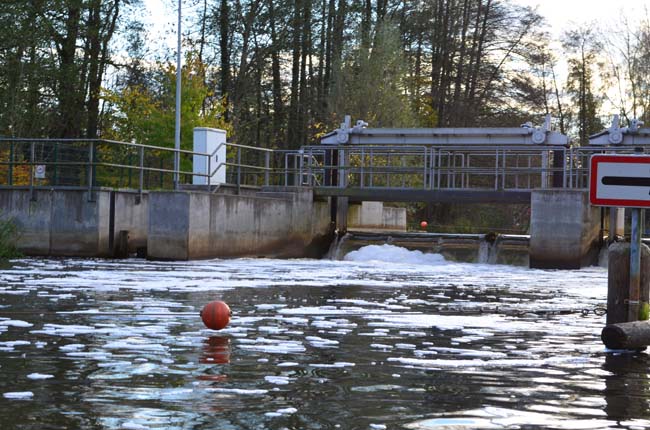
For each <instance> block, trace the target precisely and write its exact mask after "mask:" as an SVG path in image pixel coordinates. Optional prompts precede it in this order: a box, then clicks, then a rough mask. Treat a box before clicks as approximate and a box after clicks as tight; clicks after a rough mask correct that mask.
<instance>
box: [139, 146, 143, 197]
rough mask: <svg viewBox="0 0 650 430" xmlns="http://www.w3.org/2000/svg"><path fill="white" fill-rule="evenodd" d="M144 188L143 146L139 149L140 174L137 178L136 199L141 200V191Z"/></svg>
mask: <svg viewBox="0 0 650 430" xmlns="http://www.w3.org/2000/svg"><path fill="white" fill-rule="evenodd" d="M143 187H144V146H141V147H140V174H139V176H138V197H139V198H140V199H141V198H142V189H143Z"/></svg>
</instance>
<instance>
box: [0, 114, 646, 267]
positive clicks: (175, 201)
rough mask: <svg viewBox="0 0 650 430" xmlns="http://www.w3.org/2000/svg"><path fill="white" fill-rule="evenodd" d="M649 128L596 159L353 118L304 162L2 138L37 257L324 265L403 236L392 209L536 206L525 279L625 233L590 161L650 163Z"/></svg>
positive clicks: (279, 155)
mask: <svg viewBox="0 0 650 430" xmlns="http://www.w3.org/2000/svg"><path fill="white" fill-rule="evenodd" d="M640 125H641V124H639V123H638V122H635V123H633V125H632V126H630V127H627V128H621V127H619V125H618V120H617V119H615V121H614V124H613V125H612V127H610V128H609V129H608V130H605V131H604V132H603V133H600V134H598V135H596V136H593V137H592V141H591V144H590V145H589V146H588V147H572V146H571V145H570V144H569V140H568V138H567V137H566V136H564V135H562V134H560V133H557V132H555V131H553V130H551V126H550V117H547V118H546V121H545V122H544V124H543V125H542V126H539V127H534V126H533V125H532V124H530V123H528V124H524V125H522V126H521V127H515V128H446V129H445V128H442V129H382V128H368V127H367V124H365V123H363V122H362V121H359V122H357V123H356V124H355V125H354V126H353V125H352V124H351V121H350V119H349V118H346V120H345V122H344V123H343V124H341V127H340V128H339V129H337V130H335V131H333V132H331V133H329V134H327V135H325V136H324V137H323V138H322V140H321V142H320V144H319V145H309V146H304V147H302V148H300V149H298V150H272V149H265V148H258V147H251V146H246V145H239V144H234V143H229V142H227V141H226V135H225V132H223V131H221V130H214V129H205V128H200V129H196V130H195V135H194V142H195V146H194V150H193V151H186V150H175V149H171V148H162V147H156V146H148V145H140V144H133V143H124V142H115V141H107V140H46V139H9V138H0V216H2V217H10V218H13V219H14V221H15V222H16V224H17V225H18V227H19V229H20V231H21V235H20V237H19V240H18V246H19V249H20V250H21V251H23V252H24V253H25V254H27V255H71V256H101V257H110V256H120V255H130V254H133V253H135V252H138V253H139V254H140V255H147V257H148V258H152V259H193V258H214V257H230V256H277V257H301V256H312V257H318V256H320V255H322V254H323V253H324V252H325V250H326V249H327V245H328V244H329V243H330V242H331V240H332V239H333V235H334V230H335V229H338V231H339V232H344V231H346V230H347V229H348V227H350V228H354V229H355V230H356V229H361V230H363V229H364V228H365V229H369V230H378V229H379V230H386V231H391V230H401V231H403V230H404V229H405V224H406V221H405V217H406V214H405V210H404V208H390V207H384V206H383V203H384V202H414V201H420V202H458V203H467V204H470V203H504V204H505V203H526V204H528V203H529V204H530V205H531V225H530V240H529V256H530V265H531V266H532V267H557V268H575V267H580V266H581V265H584V264H587V263H588V262H589V261H590V259H591V257H592V256H593V255H594V252H595V250H596V249H597V247H598V245H599V243H600V241H601V240H602V231H603V230H604V229H606V227H607V224H608V221H609V224H610V225H611V227H610V231H617V232H619V233H622V232H620V230H616V229H617V228H619V226H620V225H621V221H622V219H621V218H622V217H621V215H622V214H621V211H617V210H612V211H611V216H610V217H609V218H607V217H605V216H604V214H603V213H602V211H601V210H600V209H595V208H592V207H591V206H590V205H589V202H588V199H587V191H586V190H587V185H588V179H589V163H588V160H589V157H590V156H591V155H592V154H594V153H612V152H616V153H619V152H623V153H625V152H633V148H634V147H638V146H643V147H646V145H648V144H650V139H649V137H650V130H648V129H642V128H640ZM177 155H178V158H179V159H180V164H179V168H178V169H175V168H174V167H173V161H174V158H175V157H176V156H177ZM175 176H177V177H178V178H179V182H180V184H181V185H180V187H178V186H177V184H176V183H175V181H174V177H175ZM611 236H612V234H610V237H611ZM512 240H514V239H512ZM517 240H519V239H517ZM518 243H519V242H518Z"/></svg>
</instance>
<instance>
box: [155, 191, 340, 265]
mask: <svg viewBox="0 0 650 430" xmlns="http://www.w3.org/2000/svg"><path fill="white" fill-rule="evenodd" d="M287 194H288V195H287V196H285V197H284V198H277V197H273V198H270V197H252V196H232V195H223V194H210V193H196V192H152V193H150V194H149V205H150V209H149V237H148V240H147V252H148V256H149V258H153V259H170V260H190V259H200V258H214V257H241V256H253V257H284V258H291V257H294V258H297V257H313V258H319V257H321V256H322V255H323V254H324V252H325V251H326V250H327V248H328V246H329V243H330V241H331V240H332V237H333V231H332V229H331V226H330V214H329V204H328V202H314V201H313V195H312V193H311V191H310V190H301V191H297V192H294V193H287Z"/></svg>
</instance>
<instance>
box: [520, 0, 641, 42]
mask: <svg viewBox="0 0 650 430" xmlns="http://www.w3.org/2000/svg"><path fill="white" fill-rule="evenodd" d="M513 1H514V3H518V4H521V5H524V6H530V7H533V8H535V7H536V8H537V10H538V12H539V13H540V14H541V15H542V16H544V17H545V18H546V20H547V22H548V24H549V26H550V30H551V33H552V34H553V35H555V36H559V35H561V34H562V32H563V31H564V30H565V29H567V28H570V27H571V26H572V25H573V24H584V23H591V22H596V23H597V25H600V26H601V28H608V27H611V26H615V25H616V24H617V23H618V22H620V17H621V16H622V15H625V16H627V17H628V18H634V17H635V16H640V15H641V14H644V8H645V7H647V8H649V9H650V0H625V1H624V2H621V3H618V6H617V2H616V1H612V0H513ZM621 4H623V5H624V6H620V5H621Z"/></svg>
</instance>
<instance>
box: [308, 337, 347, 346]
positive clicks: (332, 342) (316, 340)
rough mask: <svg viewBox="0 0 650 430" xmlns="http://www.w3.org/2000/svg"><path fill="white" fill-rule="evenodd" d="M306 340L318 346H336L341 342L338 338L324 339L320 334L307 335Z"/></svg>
mask: <svg viewBox="0 0 650 430" xmlns="http://www.w3.org/2000/svg"><path fill="white" fill-rule="evenodd" d="M305 340H306V341H307V342H309V344H310V345H311V346H313V347H316V348H336V347H337V346H338V344H339V341H338V340H330V339H324V338H322V337H318V336H305Z"/></svg>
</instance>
